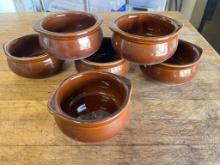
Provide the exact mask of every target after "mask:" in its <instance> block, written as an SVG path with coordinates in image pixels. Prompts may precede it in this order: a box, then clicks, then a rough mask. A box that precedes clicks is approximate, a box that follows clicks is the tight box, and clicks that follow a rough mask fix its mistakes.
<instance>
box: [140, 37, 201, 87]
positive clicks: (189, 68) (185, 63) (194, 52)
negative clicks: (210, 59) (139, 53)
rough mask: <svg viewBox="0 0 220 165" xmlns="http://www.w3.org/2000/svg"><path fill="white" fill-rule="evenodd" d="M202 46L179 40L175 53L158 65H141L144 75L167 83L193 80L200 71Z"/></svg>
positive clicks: (181, 82)
mask: <svg viewBox="0 0 220 165" xmlns="http://www.w3.org/2000/svg"><path fill="white" fill-rule="evenodd" d="M201 55H202V48H200V47H199V46H197V45H195V44H192V43H190V42H187V41H184V40H179V45H178V48H177V51H176V52H175V54H174V55H173V56H172V57H171V58H170V59H168V60H167V61H165V62H163V63H161V64H157V65H140V69H141V71H142V72H143V73H144V75H146V76H148V77H150V78H152V79H154V80H158V81H160V82H163V83H166V84H183V83H186V82H189V81H191V80H192V79H193V78H194V77H195V75H196V73H197V72H198V68H199V62H200V58H201Z"/></svg>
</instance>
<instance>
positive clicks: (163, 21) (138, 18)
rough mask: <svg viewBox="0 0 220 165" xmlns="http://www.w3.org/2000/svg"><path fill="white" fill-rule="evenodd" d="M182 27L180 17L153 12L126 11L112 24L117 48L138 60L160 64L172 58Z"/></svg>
mask: <svg viewBox="0 0 220 165" xmlns="http://www.w3.org/2000/svg"><path fill="white" fill-rule="evenodd" d="M181 27H182V24H181V23H179V22H178V21H176V20H173V19H171V18H169V17H165V16H163V15H157V14H151V13H132V14H127V15H123V16H121V17H119V18H117V19H116V20H115V21H114V22H112V23H111V24H110V29H111V30H112V31H113V32H114V33H113V36H112V44H113V47H114V49H115V50H116V52H117V53H118V54H119V55H120V56H122V57H123V58H125V59H127V60H128V61H131V62H134V63H138V64H158V63H161V62H163V61H165V60H167V59H168V58H170V57H171V56H172V55H173V54H174V53H175V51H176V49H177V45H178V33H177V32H178V31H179V30H180V29H181Z"/></svg>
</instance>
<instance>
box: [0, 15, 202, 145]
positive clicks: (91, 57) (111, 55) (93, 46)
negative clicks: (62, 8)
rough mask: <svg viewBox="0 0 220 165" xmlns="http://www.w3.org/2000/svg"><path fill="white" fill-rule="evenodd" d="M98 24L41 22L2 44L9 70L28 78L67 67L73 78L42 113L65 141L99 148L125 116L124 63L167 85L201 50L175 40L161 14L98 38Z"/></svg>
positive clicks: (64, 19) (175, 26)
mask: <svg viewBox="0 0 220 165" xmlns="http://www.w3.org/2000/svg"><path fill="white" fill-rule="evenodd" d="M101 23H102V19H101V18H100V17H98V16H95V15H93V14H90V13H85V12H67V13H58V14H52V15H49V16H47V17H45V18H43V19H42V20H40V21H38V22H36V24H35V25H34V30H35V31H36V32H37V33H38V34H30V35H26V36H23V37H20V38H17V39H15V40H12V41H9V42H7V43H5V44H4V51H5V54H6V56H7V61H8V65H9V68H10V69H11V70H12V71H13V72H15V73H16V74H18V75H21V76H23V77H28V78H45V77H49V76H51V75H53V74H55V73H57V72H58V71H59V70H60V69H61V67H62V64H63V63H64V61H66V60H69V61H74V62H75V67H76V70H77V71H78V72H79V73H78V74H75V75H72V76H70V77H68V78H66V79H65V80H64V81H63V82H62V83H61V84H60V86H59V87H58V88H57V90H56V91H55V92H54V94H53V96H52V97H51V98H50V99H49V101H48V109H49V111H50V113H51V114H52V115H53V116H54V119H55V121H56V123H57V125H58V127H59V128H60V129H61V131H62V132H63V133H64V134H66V135H67V136H69V137H71V138H73V139H76V140H79V141H84V142H99V141H102V140H106V139H109V138H111V137H113V136H115V135H116V134H118V133H119V132H121V131H122V130H123V129H124V128H125V127H126V125H127V124H128V120H129V117H130V114H131V106H130V99H131V88H132V87H131V82H130V81H129V80H128V79H127V78H125V77H124V76H126V75H127V73H128V71H129V66H130V65H129V62H132V63H135V64H138V65H139V66H140V69H141V71H142V72H143V73H144V75H146V76H148V77H150V78H152V79H154V80H157V81H160V82H163V83H167V84H182V83H185V82H188V81H190V80H191V79H192V78H193V77H194V76H195V74H196V72H197V71H198V65H199V60H200V56H201V54H202V49H201V48H200V47H199V46H197V45H194V44H192V43H189V42H187V41H184V40H179V39H178V32H179V30H180V29H181V28H182V26H183V25H182V24H181V23H180V22H178V21H176V20H174V19H171V18H169V17H166V16H163V15H157V14H151V13H132V14H127V15H123V16H120V17H119V18H117V19H115V20H114V21H113V22H112V23H111V24H110V29H111V30H112V31H113V36H112V38H108V37H103V33H102V29H101Z"/></svg>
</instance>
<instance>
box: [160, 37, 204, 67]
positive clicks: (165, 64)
mask: <svg viewBox="0 0 220 165" xmlns="http://www.w3.org/2000/svg"><path fill="white" fill-rule="evenodd" d="M180 42H181V43H185V44H189V45H191V47H192V48H195V49H196V50H197V51H198V58H197V59H196V60H195V61H193V62H190V63H187V64H170V63H166V61H164V62H162V63H160V64H158V65H161V66H165V67H172V68H185V67H190V66H193V65H194V64H196V63H198V62H199V61H200V60H201V56H202V53H203V49H202V48H201V47H200V46H198V45H196V44H193V43H191V42H188V41H185V40H182V39H179V41H178V45H179V43H180ZM177 49H178V46H177ZM174 54H175V53H174Z"/></svg>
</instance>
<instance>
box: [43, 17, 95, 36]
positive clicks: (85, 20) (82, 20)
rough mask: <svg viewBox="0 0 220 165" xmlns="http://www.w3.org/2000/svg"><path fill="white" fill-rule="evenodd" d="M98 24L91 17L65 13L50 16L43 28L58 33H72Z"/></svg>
mask: <svg viewBox="0 0 220 165" xmlns="http://www.w3.org/2000/svg"><path fill="white" fill-rule="evenodd" d="M95 23H96V19H95V18H94V17H93V16H91V15H86V14H83V13H65V14H57V15H52V16H49V17H48V18H47V19H46V20H45V21H44V22H43V28H44V29H46V30H48V31H51V32H57V33H70V32H77V31H80V30H84V29H87V28H89V27H91V26H93V25H94V24H95Z"/></svg>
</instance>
